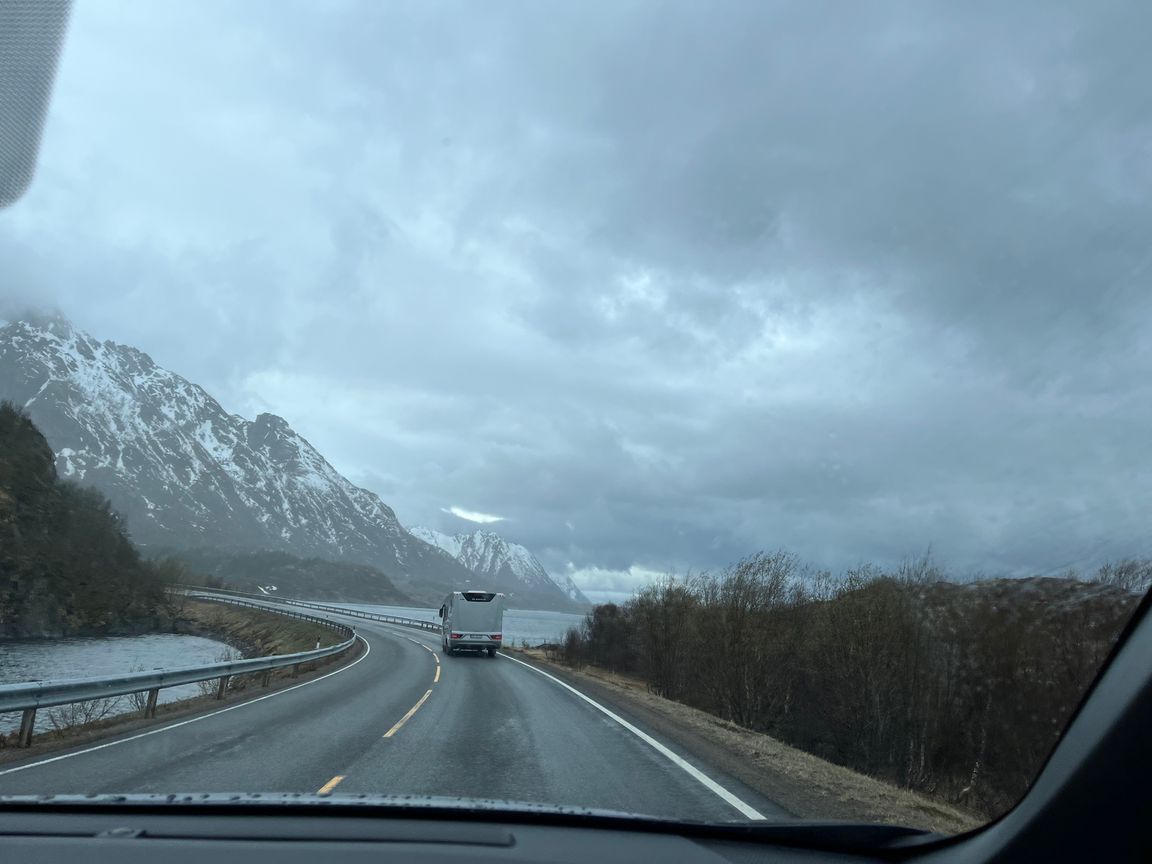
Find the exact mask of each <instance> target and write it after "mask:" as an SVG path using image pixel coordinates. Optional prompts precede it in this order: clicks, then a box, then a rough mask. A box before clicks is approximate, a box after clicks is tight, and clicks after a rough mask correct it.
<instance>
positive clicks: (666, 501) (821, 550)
mask: <svg viewBox="0 0 1152 864" xmlns="http://www.w3.org/2000/svg"><path fill="white" fill-rule="evenodd" d="M1006 5H1007V4H997V3H987V4H983V3H947V4H934V3H922V2H909V3H900V4H883V3H868V4H858V3H831V4H827V5H823V4H814V3H811V2H807V0H802V2H796V3H771V2H748V3H743V2H728V3H701V2H685V3H660V4H655V3H628V2H621V0H611V2H607V0H606V2H601V3H586V2H579V3H577V2H567V3H564V4H558V3H542V2H540V3H538V2H527V0H524V2H514V3H492V2H486V3H484V4H479V3H473V2H470V0H461V2H456V3H432V2H427V0H419V2H413V3H408V4H405V3H393V2H390V3H378V2H374V0H373V2H365V3H363V4H360V3H352V2H344V3H333V4H326V5H322V4H299V3H285V2H281V0H275V2H271V0H270V2H267V3H263V4H261V3H255V2H246V3H233V2H220V3H205V2H196V3H188V2H182V3H159V2H153V0H147V2H135V3H123V2H115V3H113V2H105V3H99V2H94V0H87V2H85V0H80V2H78V3H77V5H76V8H75V12H74V15H73V19H72V23H71V27H70V32H69V35H68V40H67V43H66V47H65V53H64V56H63V60H62V65H61V67H60V70H59V75H58V79H57V85H56V93H55V97H54V102H53V106H52V111H51V116H50V119H49V122H48V125H47V127H46V130H45V138H44V145H43V150H42V153H41V160H40V166H39V169H38V174H37V178H36V180H35V182H34V184H33V186H32V189H31V190H30V192H29V193H28V195H27V196H26V197H25V199H24V200H23V201H21V202H20V203H19V204H17V205H16V206H15V207H13V208H12V209H10V210H8V211H5V212H3V213H0V262H2V264H0V280H2V291H3V296H2V297H0V299H2V300H3V301H6V302H7V305H8V306H9V307H10V308H13V307H16V306H19V305H21V304H24V303H27V302H29V301H31V300H35V301H36V302H38V303H41V304H46V305H54V306H56V307H58V308H59V309H60V310H61V311H62V312H63V313H64V314H66V315H67V316H68V317H70V318H71V319H72V320H73V321H74V322H75V323H76V324H77V325H78V326H80V327H82V328H84V329H86V330H88V331H90V332H91V333H93V334H94V335H96V336H98V337H100V338H105V339H113V340H115V341H118V342H123V343H128V344H131V345H134V346H136V347H139V348H141V349H143V350H145V351H147V352H148V353H150V354H151V355H152V357H153V358H154V359H155V360H156V361H157V362H158V363H160V364H161V365H163V366H166V367H168V368H170V369H172V370H174V371H176V372H178V373H180V374H182V375H184V376H185V377H187V378H189V379H191V380H193V381H195V382H197V383H199V384H202V385H203V386H204V387H205V388H207V389H208V391H209V392H210V393H212V394H213V395H214V396H216V397H217V398H218V399H219V400H220V401H221V402H222V403H223V405H224V406H225V407H226V408H227V409H229V410H231V411H234V412H236V413H239V414H242V415H243V416H246V417H249V418H251V417H253V416H255V414H256V413H258V412H261V411H271V412H273V413H276V414H279V415H281V416H283V417H285V418H286V419H287V420H288V421H289V422H290V423H291V424H292V425H293V426H294V427H295V428H296V429H297V430H298V431H300V432H301V433H302V434H303V435H304V436H305V437H307V438H308V439H309V440H310V441H311V442H312V443H313V444H314V445H315V446H316V447H317V448H318V449H319V450H320V451H321V452H322V453H323V454H324V455H325V456H326V457H327V458H328V459H329V461H331V462H332V463H333V464H334V465H335V466H336V467H337V468H338V469H339V470H341V471H342V472H343V473H345V474H346V475H347V476H348V477H349V478H350V479H352V480H353V481H354V482H357V483H359V484H361V485H364V486H366V487H367V488H369V489H372V490H373V491H375V492H377V493H379V494H380V495H381V497H382V498H383V499H384V500H385V501H386V502H387V503H388V504H390V505H392V506H393V507H394V508H395V509H396V511H397V513H398V515H399V516H400V518H401V520H402V521H404V522H405V523H407V524H424V525H428V526H430V527H434V528H438V529H441V530H450V531H459V530H467V529H470V528H473V527H476V526H477V525H478V524H486V525H487V526H488V527H491V528H494V529H495V530H498V531H499V532H500V533H502V534H504V535H505V536H507V537H509V538H510V539H513V540H516V541H518V542H522V543H524V544H526V545H527V546H528V547H529V548H531V549H532V550H533V551H534V552H536V553H537V555H538V556H539V557H540V558H541V560H542V561H543V562H544V564H545V566H546V567H548V568H549V569H550V570H554V571H567V572H570V573H572V574H573V575H574V576H575V578H576V579H577V582H578V583H579V584H581V585H582V586H583V587H584V588H585V589H587V590H589V591H591V592H596V593H595V594H594V596H596V597H606V596H610V595H609V594H608V593H602V592H611V591H625V590H628V589H630V588H631V587H633V586H635V585H636V584H638V583H639V582H642V581H643V580H644V579H645V578H648V577H649V576H650V575H651V574H653V573H660V572H667V571H669V570H678V571H681V572H682V571H684V570H687V569H701V568H709V567H719V566H723V565H725V564H727V563H729V562H731V561H733V560H734V559H736V558H738V557H740V556H742V555H745V554H747V553H749V552H752V551H756V550H759V549H773V548H777V547H784V548H787V549H789V550H792V551H794V552H796V553H797V554H798V555H799V556H800V557H801V558H803V559H804V560H806V561H809V562H811V563H812V564H814V565H817V566H826V567H831V568H834V569H839V568H843V567H847V566H851V565H853V564H855V563H858V562H863V561H871V562H875V563H878V564H882V565H883V564H891V563H894V562H897V561H899V560H900V559H901V558H903V557H905V556H908V555H912V554H917V553H920V552H922V551H923V550H925V549H926V548H927V547H929V546H931V548H932V549H933V551H934V553H935V555H936V557H937V559H938V560H939V561H940V563H942V564H944V565H946V566H947V567H949V568H950V569H951V570H953V571H954V572H956V573H958V574H964V573H969V572H971V571H973V570H981V571H984V572H987V573H1032V572H1041V573H1048V572H1056V571H1059V570H1062V569H1063V568H1065V567H1067V566H1070V565H1076V566H1085V565H1088V564H1091V563H1094V562H1098V561H1100V560H1102V559H1104V558H1115V557H1118V556H1121V555H1126V554H1144V555H1147V554H1150V553H1152V532H1150V514H1152V461H1150V456H1152V434H1150V432H1152V198H1150V192H1152V88H1150V87H1149V86H1148V82H1149V81H1152V52H1150V51H1149V50H1148V48H1147V39H1146V37H1147V34H1148V33H1149V32H1150V28H1152V6H1150V5H1149V4H1146V3H1141V2H1137V3H1131V4H1124V3H1104V2H1096V3H1092V4H1057V3H1053V2H1050V0H1038V2H1035V3H1016V4H1011V5H1012V6H1013V7H1014V8H1013V9H1012V10H1008V9H1006V8H1005V7H1006ZM455 514H460V515H455ZM462 517H464V518H462ZM487 517H501V521H488V522H484V523H477V522H476V521H473V520H475V519H477V518H479V519H484V518H487Z"/></svg>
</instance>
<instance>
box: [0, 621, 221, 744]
mask: <svg viewBox="0 0 1152 864" xmlns="http://www.w3.org/2000/svg"><path fill="white" fill-rule="evenodd" d="M229 652H230V653H229ZM226 653H227V654H228V656H229V657H235V656H239V655H238V654H237V652H236V651H234V649H232V648H230V647H229V646H227V645H225V644H224V643H222V642H215V641H213V640H211V639H204V638H203V637H200V636H182V635H179V634H176V633H159V634H154V635H150V636H111V637H90V638H77V639H56V640H51V641H48V640H41V639H37V640H27V641H14V642H0V684H13V683H17V682H21V681H53V680H57V679H66V678H102V677H105V676H108V675H119V674H124V673H127V672H138V671H145V670H150V669H177V668H180V667H182V666H203V665H205V664H208V663H215V662H217V661H218V660H223V659H226V658H225V656H224V655H225V654H226ZM198 695H200V689H199V687H198V686H197V685H196V684H183V685H181V686H179V687H168V688H166V689H164V690H161V691H160V700H159V701H160V702H161V703H164V702H175V701H176V700H178V699H187V698H188V697H189V696H198ZM53 710H57V709H50V708H48V709H44V710H42V711H39V712H38V713H37V715H36V729H37V730H42V729H51V728H52V720H51V716H50V713H51V712H52V711H53ZM134 710H136V709H135V706H134V705H133V704H132V702H131V700H130V699H128V698H127V697H125V698H122V699H120V701H119V704H118V705H116V706H115V707H114V708H113V709H112V710H111V711H110V712H109V714H110V715H111V714H123V713H125V712H128V711H134ZM19 726H20V715H19V714H0V733H5V732H11V731H12V730H13V729H16V728H19Z"/></svg>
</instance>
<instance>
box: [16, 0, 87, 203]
mask: <svg viewBox="0 0 1152 864" xmlns="http://www.w3.org/2000/svg"><path fill="white" fill-rule="evenodd" d="M71 8H72V3H71V0H0V207H7V206H8V205H9V204H12V203H13V202H15V201H16V200H17V199H18V198H19V197H20V196H21V195H23V194H24V190H26V189H27V188H28V186H29V184H30V183H31V182H32V174H33V172H34V171H35V168H36V154H37V152H38V151H39V149H40V133H41V130H42V129H43V128H44V118H45V115H46V114H47V113H48V101H49V99H50V98H51V96H52V81H53V79H54V78H55V75H56V61H57V58H58V57H59V56H60V47H61V45H62V44H63V42H64V30H65V28H66V27H67V24H68V15H69V12H70V11H71Z"/></svg>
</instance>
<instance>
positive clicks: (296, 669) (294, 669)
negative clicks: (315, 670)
mask: <svg viewBox="0 0 1152 864" xmlns="http://www.w3.org/2000/svg"><path fill="white" fill-rule="evenodd" d="M299 674H300V664H299V663H296V664H295V665H293V667H292V677H293V678H295V677H297V676H298V675H299Z"/></svg>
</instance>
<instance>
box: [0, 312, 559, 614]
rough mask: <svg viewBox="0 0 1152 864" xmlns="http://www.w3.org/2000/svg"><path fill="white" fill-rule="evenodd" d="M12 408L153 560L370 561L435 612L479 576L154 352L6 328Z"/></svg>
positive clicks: (504, 585) (524, 593) (3, 341)
mask: <svg viewBox="0 0 1152 864" xmlns="http://www.w3.org/2000/svg"><path fill="white" fill-rule="evenodd" d="M0 399H9V400H11V401H12V402H13V403H15V404H16V405H17V406H19V407H21V408H22V409H23V410H25V411H26V412H27V413H28V414H29V416H30V417H31V418H32V419H33V421H34V422H35V423H36V425H37V426H38V427H39V428H40V429H41V430H42V431H43V433H44V436H45V437H46V438H47V440H48V442H49V444H50V446H51V448H52V450H53V452H54V453H55V455H56V470H57V472H58V473H59V475H60V476H61V478H64V479H70V480H74V481H76V482H78V483H81V484H84V485H91V486H94V487H95V488H97V489H99V490H100V491H101V492H102V493H103V494H104V495H106V496H107V497H108V498H109V500H110V501H111V502H112V505H113V506H114V507H115V509H116V510H117V511H118V512H119V513H120V514H122V515H123V516H124V517H125V521H126V524H127V526H128V531H129V532H130V534H131V537H132V539H133V541H134V542H135V543H136V544H137V545H139V546H140V547H141V548H142V550H143V551H145V552H146V553H147V552H148V550H149V549H160V548H163V549H203V548H212V549H217V550H226V551H235V552H244V551H268V550H271V551H283V552H288V553H290V554H292V555H295V556H298V557H300V558H305V559H324V560H330V561H336V562H344V563H352V564H366V565H369V566H371V567H375V568H377V569H379V570H380V571H382V572H383V573H385V574H386V575H387V576H388V577H389V578H390V579H391V580H392V582H393V583H394V584H395V586H396V588H398V589H399V590H400V591H402V592H403V593H404V594H406V595H408V596H409V597H412V598H413V600H415V601H416V602H429V603H431V602H439V599H440V598H441V597H442V596H443V594H444V593H445V592H446V591H448V590H452V588H454V587H456V586H459V585H462V584H465V583H466V582H467V581H468V580H470V579H471V578H472V575H473V574H472V571H470V570H469V569H467V568H466V567H465V566H464V565H463V564H461V563H460V562H459V561H457V560H456V559H455V557H454V556H452V555H449V554H448V553H446V552H444V551H443V550H442V549H440V548H438V547H437V546H435V545H432V544H429V543H427V542H425V541H424V540H422V539H420V538H417V537H414V536H413V535H412V534H410V533H409V532H408V531H406V530H405V529H404V527H403V526H402V525H401V524H400V522H399V521H398V520H397V518H396V514H395V513H394V512H393V511H392V509H391V508H390V507H388V506H387V505H386V504H385V503H384V502H382V501H381V500H380V498H379V497H377V496H376V495H375V494H374V493H372V492H369V491H368V490H365V489H362V488H359V487H357V486H356V485H354V484H353V483H351V482H350V481H349V480H347V479H346V478H345V477H343V476H342V475H341V474H340V473H339V472H338V471H336V469H335V468H333V467H332V466H331V465H330V464H329V463H328V462H327V460H325V459H324V457H323V456H322V455H321V454H320V453H319V452H318V451H317V450H316V448H314V447H313V446H312V445H311V444H310V443H309V442H308V441H307V440H305V439H304V438H303V437H302V436H301V435H299V434H298V433H297V432H295V431H294V430H293V429H292V428H291V426H290V425H289V424H288V422H287V421H285V420H284V419H283V418H281V417H278V416H276V415H274V414H260V415H258V416H257V417H256V419H255V420H246V419H245V418H243V417H240V416H238V415H235V414H231V413H229V412H227V411H225V410H224V408H223V407H222V406H221V405H220V404H219V403H218V402H217V401H216V400H215V399H213V398H212V396H210V395H209V394H208V393H207V392H206V391H205V390H204V389H203V388H202V387H200V386H198V385H196V384H193V383H192V382H190V381H188V380H187V379H185V378H183V377H181V376H180V375H177V374H175V373H173V372H170V371H168V370H166V369H163V368H161V367H159V366H157V365H156V364H155V363H154V362H153V361H152V359H151V358H150V357H149V356H148V355H147V354H145V353H144V352H142V351H139V350H137V349H136V348H133V347H130V346H126V345H119V344H116V343H114V342H111V341H104V342H101V341H99V340H97V339H95V338H93V337H92V336H90V335H88V334H87V333H84V332H83V331H81V330H79V329H77V328H75V327H73V326H72V325H71V324H70V323H69V322H68V321H66V320H64V319H63V318H60V317H58V316H56V317H51V318H45V319H29V320H22V321H14V322H11V323H9V324H7V325H5V326H3V327H0ZM494 588H495V590H501V591H506V592H509V593H516V594H518V595H519V597H518V599H519V601H520V603H519V605H521V608H544V609H548V608H570V601H569V600H568V599H567V597H566V595H565V594H564V592H563V591H562V590H561V589H560V588H559V587H557V586H555V585H552V587H551V589H549V587H548V586H547V585H538V586H522V585H521V584H520V583H519V582H518V581H516V580H509V581H507V582H500V583H499V584H496V585H495V586H494ZM521 589H528V590H521ZM525 604H529V605H525Z"/></svg>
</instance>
